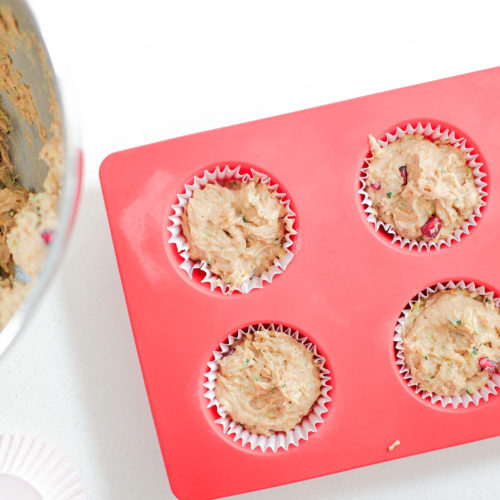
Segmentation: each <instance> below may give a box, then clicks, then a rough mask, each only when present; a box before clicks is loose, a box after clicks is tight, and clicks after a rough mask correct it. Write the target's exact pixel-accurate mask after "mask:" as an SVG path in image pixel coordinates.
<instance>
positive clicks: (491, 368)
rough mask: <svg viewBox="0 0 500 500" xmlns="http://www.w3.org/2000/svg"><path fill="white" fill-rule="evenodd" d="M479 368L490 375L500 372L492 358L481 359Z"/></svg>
mask: <svg viewBox="0 0 500 500" xmlns="http://www.w3.org/2000/svg"><path fill="white" fill-rule="evenodd" d="M479 366H480V367H481V368H482V369H483V370H486V371H487V372H488V373H497V372H498V363H497V362H496V361H493V360H492V359H490V358H480V359H479Z"/></svg>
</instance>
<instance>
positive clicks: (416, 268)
mask: <svg viewBox="0 0 500 500" xmlns="http://www.w3.org/2000/svg"><path fill="white" fill-rule="evenodd" d="M499 94H500V68H495V69H492V70H488V71H483V72H479V73H473V74H469V75H463V76H459V77H455V78H449V79H446V80H440V81H436V82H431V83H426V84H423V85H417V86H413V87H408V88H403V89H399V90H394V91H391V92H386V93H382V94H376V95H371V96H367V97H363V98H359V99H354V100H351V101H346V102H340V103H336V104H331V105H327V106H322V107H319V108H315V109H309V110H305V111H300V112H297V113H291V114H288V115H282V116H277V117H273V118H268V119H265V120H259V121H256V122H251V123H245V124H241V125H237V126H232V127H227V128H222V129H218V130H213V131H209V132H204V133H199V134H193V135H190V136H188V137H180V138H176V139H172V140H168V141H164V142H160V143H157V144H151V145H148V146H143V147H139V148H136V149H131V150H128V151H122V152H119V153H115V154H112V155H111V156H108V158H107V159H106V160H105V161H104V162H103V165H102V167H101V172H100V175H101V183H102V189H103V195H104V200H105V204H106V209H107V214H108V219H109V225H110V229H111V234H112V238H113V243H114V247H115V252H116V256H117V261H118V267H119V270H120V275H121V279H122V283H123V289H124V294H125V298H126V302H127V307H128V312H129V315H130V319H131V324H132V330H133V333H134V337H135V343H136V346H137V352H138V355H139V359H140V363H141V368H142V371H143V376H144V380H145V385H146V388H147V392H148V397H149V401H150V405H151V410H152V415H153V418H154V421H155V425H156V431H157V434H158V439H159V442H160V446H161V449H162V453H163V457H164V461H165V465H166V470H167V473H168V476H169V480H170V485H171V487H172V489H173V491H174V493H175V494H176V496H177V497H178V498H183V499H189V500H196V499H200V500H201V499H205V498H217V497H223V496H230V495H235V494H237V493H242V492H247V491H252V490H256V489H260V488H266V487H271V486H277V485H280V484H285V483H290V482H295V481H299V480H303V479H310V478H313V477H318V476H321V475H325V474H332V473H334V472H340V471H344V470H348V469H352V468H355V467H361V466H364V465H369V464H374V463H378V462H384V461H388V460H393V459H396V458H400V457H404V456H408V455H414V454H418V453H423V452H426V451H431V450H436V449H439V448H445V447H449V446H454V445H458V444H462V443H465V442H470V441H475V440H479V439H484V438H488V437H493V436H497V435H499V434H500V429H499V426H498V421H499V419H500V404H498V402H499V401H500V397H498V396H494V395H489V401H488V402H486V401H479V404H478V406H476V405H475V404H474V400H473V398H472V402H471V401H469V404H468V408H464V407H463V406H464V405H462V404H460V405H459V406H458V407H457V408H453V401H452V402H451V404H448V405H447V406H446V407H445V408H443V407H442V406H441V404H439V403H435V404H432V403H430V398H429V397H427V398H425V399H422V397H421V394H420V393H419V394H415V391H414V389H412V388H409V387H408V384H407V383H406V381H405V380H404V379H403V375H402V374H400V373H399V370H400V368H401V366H400V365H398V364H396V362H397V359H398V358H396V355H395V342H394V341H393V340H392V338H393V336H394V329H395V326H396V324H397V322H398V318H399V316H400V313H401V311H402V310H403V309H405V307H406V306H407V304H408V300H409V299H410V298H411V297H415V296H417V295H418V294H419V292H421V291H422V290H425V289H426V287H427V286H428V285H429V284H435V283H437V281H438V280H439V281H440V283H442V284H447V283H448V281H449V280H450V279H456V278H457V277H458V279H459V280H460V279H463V280H464V283H466V284H469V283H475V285H476V286H477V287H480V286H482V285H487V284H498V283H500V266H498V256H497V254H498V251H497V249H498V248H499V247H500V232H499V231H498V227H500V196H496V195H495V189H496V187H497V186H498V185H500V169H499V168H496V165H500V148H498V134H497V130H496V128H495V127H493V126H491V124H492V123H495V122H496V121H498V117H499V116H500V100H499V99H498V95H499ZM470 96H474V98H473V99H471V98H470ZM428 116H433V117H434V116H435V117H439V118H440V121H439V123H438V122H436V123H435V122H434V121H432V120H430V123H431V126H432V127H437V126H438V125H441V129H440V130H441V131H443V130H446V129H448V130H449V134H450V137H451V131H454V132H455V136H454V137H455V138H456V137H465V138H466V147H467V148H468V147H473V148H474V153H473V155H475V154H476V153H478V151H479V149H478V148H477V145H480V153H479V156H478V157H476V158H475V159H474V161H477V162H481V163H483V166H482V167H481V168H480V171H481V172H482V173H485V174H487V175H486V176H485V177H482V178H481V179H480V181H481V182H484V183H486V184H487V186H486V187H485V186H483V188H484V189H487V190H488V197H487V205H486V206H483V207H482V208H481V210H480V215H482V217H479V216H477V217H476V219H475V221H474V222H475V223H477V222H478V221H479V220H480V223H478V224H477V225H476V226H473V225H472V223H471V225H470V227H469V228H468V230H469V231H470V232H471V234H470V235H469V236H467V235H464V234H462V236H461V237H460V238H459V239H460V241H459V242H458V241H452V242H451V243H450V247H449V248H448V245H447V244H443V245H442V246H441V249H440V250H439V251H436V250H435V249H431V251H429V252H426V251H423V249H421V250H422V251H421V252H418V251H417V250H418V248H416V247H415V246H413V247H412V250H411V251H409V245H408V244H407V245H405V247H404V248H401V247H400V245H399V244H398V243H396V244H393V243H391V242H392V238H391V239H389V237H388V236H387V235H385V236H383V234H385V231H383V230H382V229H381V230H379V231H374V226H373V223H371V222H369V221H368V220H367V214H366V212H365V209H366V205H363V204H362V198H361V196H360V193H359V190H360V168H361V165H362V164H363V160H364V159H365V158H366V154H367V149H368V135H369V134H370V133H371V134H373V135H374V136H375V137H378V138H379V139H381V138H383V137H385V135H383V134H382V133H381V131H385V130H386V128H387V126H388V124H393V123H399V124H400V125H399V127H400V129H401V130H404V128H405V127H406V126H407V124H408V121H407V117H428ZM478 117H480V118H478ZM441 118H442V119H443V121H441ZM419 121H420V123H421V124H422V127H424V129H425V127H426V125H427V122H428V121H429V120H417V121H416V122H413V121H410V124H411V125H412V126H414V127H416V126H417V124H418V122H419ZM448 123H449V124H452V125H453V126H452V125H448ZM461 130H464V131H467V135H464V134H462V133H461ZM388 132H389V133H390V134H396V133H399V132H398V131H397V129H396V127H394V129H393V130H390V131H388ZM377 134H380V135H377ZM469 137H471V138H474V140H475V141H477V145H476V143H474V142H472V141H470V140H469ZM225 158H235V159H238V160H244V161H243V162H239V161H238V162H221V161H220V160H221V159H225ZM486 161H487V163H488V165H489V167H490V168H489V170H486V166H485V165H486ZM226 165H228V167H229V168H230V169H235V168H237V167H238V166H240V173H242V174H243V175H244V174H248V173H250V172H251V169H254V170H256V171H258V172H261V173H264V174H267V175H269V173H271V174H272V175H270V177H271V181H270V183H271V185H273V186H274V185H277V186H278V187H277V189H278V191H279V192H280V193H285V194H286V199H290V197H291V199H292V200H293V203H292V202H291V203H290V208H291V210H292V211H293V212H294V213H295V214H296V215H295V223H294V229H295V230H296V231H298V233H297V235H295V236H294V237H293V238H292V245H291V246H290V247H289V250H290V251H291V252H292V253H293V259H292V261H291V262H290V263H289V264H288V265H287V266H286V269H285V270H284V271H283V272H281V273H280V274H275V275H274V276H273V279H272V282H271V283H267V282H266V283H264V286H263V287H262V288H261V289H259V290H255V289H252V290H250V293H239V292H236V293H232V294H231V295H229V296H228V295H224V294H223V293H222V291H221V289H220V288H217V289H215V290H211V287H210V283H207V282H204V283H202V280H203V279H204V278H205V277H206V275H205V273H204V272H203V271H201V270H200V269H196V268H194V266H192V268H193V277H192V278H190V277H189V275H188V272H187V269H184V268H181V267H180V265H181V264H182V263H183V262H184V259H183V258H181V256H180V255H179V252H178V250H177V246H176V244H174V243H169V240H170V238H171V237H172V233H171V232H170V230H169V227H170V226H171V224H172V220H171V219H169V217H170V216H174V215H176V214H175V213H174V209H173V208H172V207H173V206H174V205H176V204H178V203H179V198H178V195H181V194H183V193H185V191H186V189H187V188H186V187H184V186H185V185H186V186H189V185H190V184H193V182H194V177H198V178H201V177H202V176H203V175H204V172H205V171H207V172H208V173H213V172H214V170H215V169H216V167H217V166H219V171H220V170H221V169H222V171H223V170H224V169H225V168H226ZM204 166H205V167H204ZM177 215H178V214H177ZM298 222H300V224H298ZM181 251H183V250H181ZM197 273H198V274H197ZM455 283H456V282H455ZM489 290H491V288H489V287H488V286H486V291H487V292H488V291H489ZM496 296H498V294H496ZM255 320H257V323H255ZM276 320H278V321H276ZM281 321H284V323H281ZM258 322H262V324H264V325H265V324H269V323H274V324H278V325H279V324H283V326H286V328H288V327H290V328H291V329H292V331H295V330H297V331H298V332H299V333H300V335H301V336H307V338H308V341H310V342H312V343H313V344H314V345H315V346H317V347H318V349H320V354H321V356H323V357H324V358H325V359H326V367H327V369H328V370H330V369H331V372H332V375H329V376H332V380H331V381H329V382H331V384H332V390H330V391H329V392H328V396H329V397H331V399H332V400H331V401H330V402H328V403H327V404H326V408H327V410H328V411H327V413H323V414H322V415H321V418H323V420H324V421H323V422H322V423H320V424H318V425H317V426H316V428H315V430H316V432H309V433H308V436H307V441H306V440H305V439H300V440H299V441H297V443H298V446H293V445H292V446H288V449H285V448H286V446H281V447H280V446H279V444H280V443H277V444H276V446H275V448H276V452H273V451H272V448H269V449H267V451H265V452H264V451H262V447H261V446H259V442H258V439H257V440H255V441H256V442H254V443H252V442H251V439H250V438H248V439H247V441H246V444H244V445H243V446H242V439H243V438H242V439H239V440H238V441H237V442H234V437H235V436H236V434H235V433H233V434H230V435H228V434H224V427H223V425H220V424H219V423H216V420H218V419H219V418H223V417H221V416H219V415H218V414H217V411H216V409H215V407H214V406H212V407H211V408H207V405H208V403H209V399H207V398H206V397H205V396H206V394H207V391H210V390H211V388H210V387H206V386H205V387H204V385H203V384H206V383H209V382H210V379H209V378H207V377H206V376H205V375H206V374H207V372H210V370H211V369H212V367H213V364H212V365H208V366H207V363H208V362H209V361H214V362H215V361H216V360H215V354H214V355H213V358H212V359H211V356H212V353H213V352H214V349H215V350H216V351H217V350H222V349H223V348H226V349H229V346H228V341H229V334H231V336H232V337H233V339H234V337H235V334H236V332H238V330H239V329H241V330H245V329H246V328H248V327H249V325H253V326H256V325H258V324H259V323H258ZM221 342H222V345H220V343H221ZM219 345H220V348H218V347H217V346H219ZM224 345H225V347H223V346H224ZM221 352H223V351H221ZM213 376H214V374H213V375H211V377H213ZM483 399H485V398H483ZM228 428H229V427H228ZM232 430H233V431H235V430H236V429H235V428H234V427H233V429H232ZM240 435H241V434H240ZM296 438H297V439H298V438H299V436H296ZM280 439H281V438H280ZM396 441H399V443H400V444H399V446H397V447H395V448H394V447H393V448H391V445H392V444H393V443H395V442H396ZM283 444H285V443H284V442H283ZM290 444H292V443H290ZM293 444H296V443H293ZM252 446H254V449H253V450H252ZM264 447H265V446H264ZM193 477H195V478H196V480H195V481H193Z"/></svg>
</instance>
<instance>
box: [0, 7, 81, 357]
mask: <svg viewBox="0 0 500 500" xmlns="http://www.w3.org/2000/svg"><path fill="white" fill-rule="evenodd" d="M3 6H7V7H9V8H10V9H11V10H12V12H13V14H14V16H15V18H16V20H17V22H18V26H19V30H20V31H21V32H22V33H28V34H30V37H31V39H32V41H34V42H35V43H26V41H25V40H24V41H22V42H21V43H20V45H19V46H18V47H17V48H16V50H12V51H11V50H9V55H10V57H11V58H12V61H13V64H14V67H15V68H16V69H17V70H18V71H20V73H21V74H22V77H23V81H24V82H25V83H26V84H27V85H28V86H29V87H30V88H31V91H32V94H33V97H34V100H35V105H36V108H37V111H38V115H39V117H40V121H41V123H42V125H43V127H44V128H45V129H46V130H47V131H49V130H50V124H51V123H52V120H53V118H54V117H53V115H52V110H51V102H50V92H49V90H50V89H53V91H54V94H55V98H56V101H57V105H58V107H59V110H60V114H61V122H62V140H63V148H62V150H63V164H64V173H63V179H62V183H61V195H60V198H59V203H58V227H57V230H56V232H55V235H54V238H53V240H52V242H51V244H50V246H49V249H48V252H47V256H46V258H45V262H44V263H43V265H42V268H41V269H40V272H39V274H38V278H37V280H36V281H35V283H34V285H33V286H32V287H31V289H30V291H29V293H28V295H27V296H26V297H25V299H24V301H23V303H22V304H21V305H20V307H19V308H18V309H17V311H16V313H15V314H14V316H12V318H11V319H10V321H9V322H8V323H7V325H6V326H5V328H4V329H3V330H2V331H1V332H0V355H2V354H3V353H4V352H5V350H6V349H7V347H8V346H9V345H10V344H11V343H12V341H13V340H14V338H15V337H16V336H17V335H18V333H19V332H20V331H21V329H22V328H23V326H24V325H25V324H26V322H27V320H28V319H29V317H30V316H31V314H32V313H33V310H34V308H35V306H36V304H37V303H38V301H39V300H40V298H41V296H42V295H43V292H44V291H45V289H46V288H47V285H48V283H49V280H50V278H51V276H52V275H53V274H54V271H55V269H56V266H57V264H58V263H59V262H60V260H61V258H62V255H63V252H64V250H65V248H66V245H67V242H68V237H69V234H70V231H71V228H72V225H73V220H74V217H75V213H76V207H77V204H78V198H79V192H80V184H81V176H82V159H81V151H80V150H79V148H78V142H77V140H75V134H74V129H73V128H72V127H69V126H68V125H69V123H70V122H71V121H72V120H70V117H69V116H68V109H67V108H66V107H65V106H64V105H63V99H62V97H61V88H60V87H59V85H58V82H57V79H56V77H55V73H54V70H53V68H52V64H51V61H50V58H49V55H48V53H47V49H46V47H45V44H44V42H43V38H42V35H41V33H40V30H39V27H38V25H37V23H36V20H35V18H34V16H33V14H32V12H31V10H30V9H29V7H28V6H27V4H26V3H25V2H24V1H23V0H0V7H3ZM39 50H41V51H42V52H43V53H44V55H45V60H46V63H47V64H46V65H45V67H44V65H43V64H42V63H41V60H42V59H41V57H40V55H39V53H38V51H39ZM0 95H1V97H2V106H3V107H4V109H5V111H6V113H7V115H8V116H9V118H10V120H11V122H12V126H13V130H12V133H11V134H10V140H11V144H10V152H11V156H12V160H13V164H14V165H15V167H16V171H15V173H16V175H18V176H19V178H20V180H21V182H22V184H24V185H25V186H27V187H29V188H30V189H32V190H34V191H39V190H40V189H41V187H42V184H43V181H44V179H45V175H46V173H47V167H46V166H44V165H43V164H42V163H41V162H40V161H39V159H38V153H39V151H40V148H41V146H42V142H41V140H40V138H39V135H38V130H37V128H36V125H34V124H33V125H29V123H28V122H27V121H26V120H24V119H23V118H22V117H21V116H19V114H18V113H17V111H16V108H15V106H14V105H13V104H12V103H11V101H10V100H9V96H8V95H6V94H5V93H4V92H3V91H0ZM73 123H74V121H73ZM72 129H73V130H72ZM26 132H29V135H30V137H31V143H30V142H29V141H27V140H26V137H25V134H26Z"/></svg>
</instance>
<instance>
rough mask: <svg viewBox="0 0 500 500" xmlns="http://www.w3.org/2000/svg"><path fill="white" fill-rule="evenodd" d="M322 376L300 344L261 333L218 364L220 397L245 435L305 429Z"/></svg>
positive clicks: (217, 393)
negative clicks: (303, 422) (246, 431)
mask: <svg viewBox="0 0 500 500" xmlns="http://www.w3.org/2000/svg"><path fill="white" fill-rule="evenodd" d="M319 374H320V370H319V368H318V366H317V365H316V364H315V362H314V357H313V354H312V353H311V352H309V351H308V350H307V349H306V348H305V347H304V346H303V345H302V344H301V343H300V342H298V341H297V340H295V339H294V338H292V337H290V336H289V335H286V334H285V333H280V332H276V331H274V330H265V329H264V330H259V331H257V332H255V333H250V334H248V335H246V336H244V337H243V338H242V340H240V341H239V342H238V343H237V344H236V345H235V348H234V351H233V352H232V353H231V354H229V355H227V356H226V357H224V358H222V360H221V361H220V362H219V371H218V375H217V380H216V384H215V396H216V398H217V400H218V401H219V403H220V404H221V405H222V406H223V407H224V408H225V409H226V411H227V412H228V413H229V415H230V416H231V418H232V419H233V420H234V421H235V422H238V423H239V424H241V425H242V426H243V427H244V428H245V429H246V430H248V431H250V432H254V433H257V434H263V435H265V436H270V435H271V434H272V433H273V432H280V431H283V432H287V431H289V430H291V429H293V428H294V427H295V426H296V425H297V424H299V423H300V421H301V420H302V418H303V417H304V416H306V415H307V414H308V413H309V412H310V411H311V408H312V407H313V405H314V403H315V402H316V400H317V399H318V397H319V395H320V387H321V380H320V376H319Z"/></svg>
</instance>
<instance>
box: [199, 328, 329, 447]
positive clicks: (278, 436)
mask: <svg viewBox="0 0 500 500" xmlns="http://www.w3.org/2000/svg"><path fill="white" fill-rule="evenodd" d="M265 328H267V329H273V330H275V331H277V332H283V333H285V334H287V335H290V336H291V337H293V338H294V339H296V340H297V341H299V342H300V343H301V344H302V345H303V346H304V347H305V348H306V349H307V350H308V351H310V352H312V353H313V355H314V362H315V363H317V364H318V365H319V369H320V378H321V393H320V396H319V397H318V399H317V400H316V402H315V403H314V405H313V407H312V408H311V411H310V412H309V414H308V415H306V416H305V417H304V418H303V419H302V421H301V422H300V423H299V424H298V425H296V426H295V427H294V428H293V429H291V430H289V431H288V432H277V433H275V434H272V435H271V436H264V435H261V434H256V433H253V432H249V431H247V430H245V429H244V428H243V427H242V426H241V425H240V424H238V423H236V422H235V421H234V420H232V419H231V417H230V416H229V415H228V414H227V412H226V410H225V409H224V408H223V407H222V406H221V405H220V404H219V402H218V401H217V399H216V397H215V381H216V379H217V370H218V367H219V361H220V360H221V359H222V358H223V357H224V355H225V354H226V353H227V352H228V351H230V349H231V346H232V345H233V344H234V343H235V342H236V341H238V340H239V339H241V338H242V337H243V335H247V334H249V333H254V332H256V331H258V330H262V329H265ZM214 358H215V360H214V361H209V362H208V363H207V365H208V371H207V372H206V373H205V377H206V378H207V382H205V384H203V386H204V387H205V388H206V389H207V390H206V392H205V394H204V396H205V397H206V398H207V399H208V400H209V403H208V405H207V408H211V407H212V406H215V407H216V409H217V413H218V414H219V418H218V419H217V420H216V421H215V422H216V423H217V424H220V425H221V426H222V430H223V432H224V433H226V434H228V435H231V434H234V441H235V442H237V441H239V440H241V445H242V446H246V445H247V444H248V443H249V444H250V447H251V449H252V450H254V449H255V448H260V449H261V450H262V451H266V450H272V451H273V452H276V451H277V450H279V449H280V448H283V449H284V450H288V448H289V446H290V445H294V446H298V445H299V443H300V441H301V440H304V441H307V440H308V439H309V435H310V434H312V433H314V432H317V427H318V425H319V424H321V423H323V415H324V414H325V413H326V412H327V411H328V409H327V407H326V404H327V403H328V402H329V401H331V398H330V396H329V395H328V392H329V391H330V390H331V389H332V386H331V385H330V380H331V377H330V372H329V370H327V369H326V368H325V358H324V357H323V356H320V355H319V354H318V352H317V349H316V346H315V345H314V344H312V343H311V342H309V340H308V339H307V337H304V336H303V335H301V334H300V333H299V332H298V331H297V330H292V329H291V328H286V327H283V326H282V325H274V324H270V325H269V326H267V327H265V326H264V325H262V324H259V325H257V326H249V327H248V328H246V329H244V330H241V329H240V330H238V332H237V334H236V335H230V336H229V337H228V339H227V341H226V342H225V343H222V344H220V349H219V350H217V351H214Z"/></svg>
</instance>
